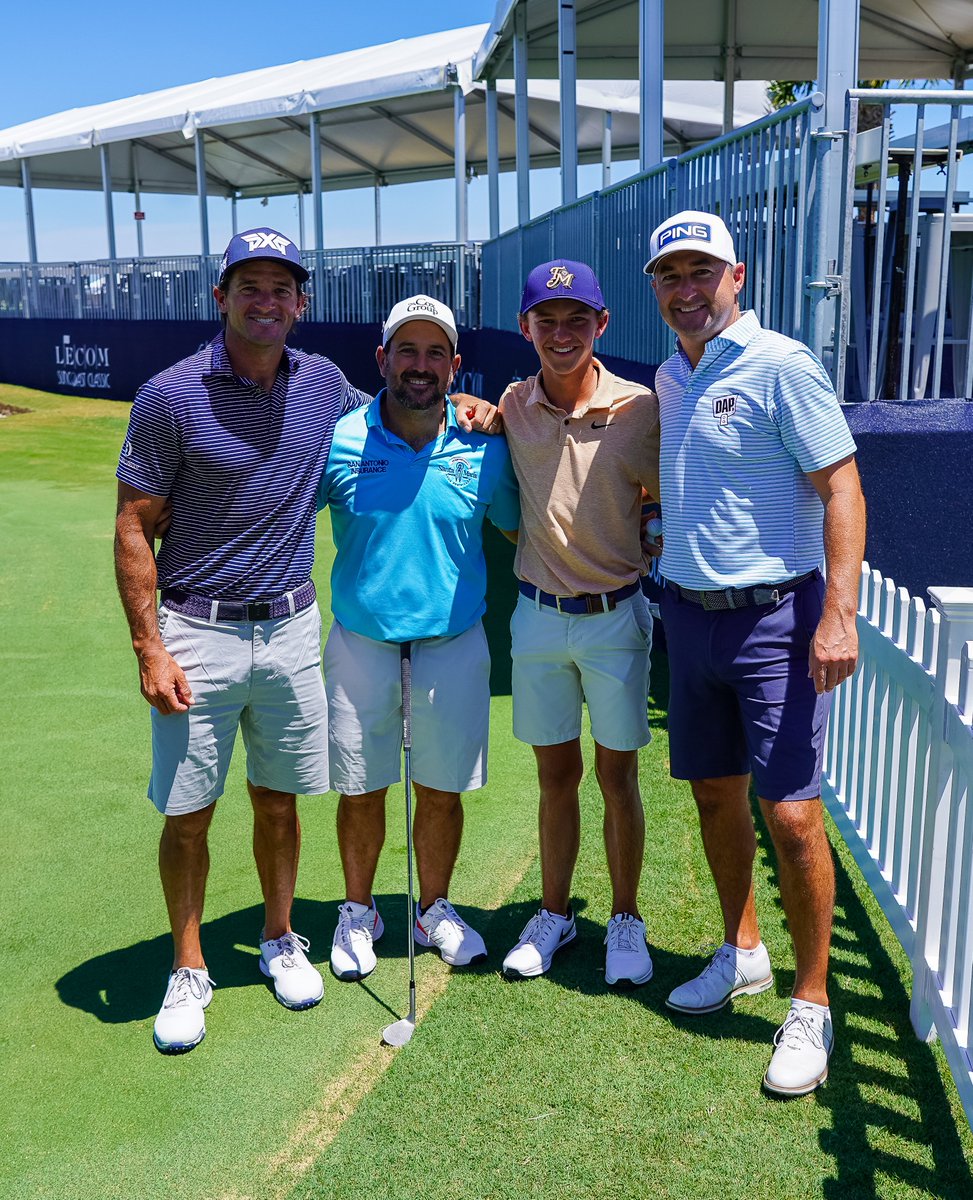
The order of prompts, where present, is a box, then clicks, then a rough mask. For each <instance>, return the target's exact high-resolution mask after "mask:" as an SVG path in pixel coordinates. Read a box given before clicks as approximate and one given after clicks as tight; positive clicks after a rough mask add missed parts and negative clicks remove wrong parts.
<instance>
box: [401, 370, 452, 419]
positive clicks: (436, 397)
mask: <svg viewBox="0 0 973 1200" xmlns="http://www.w3.org/2000/svg"><path fill="white" fill-rule="evenodd" d="M409 382H412V383H430V384H432V385H433V390H432V391H430V392H429V393H428V394H427V395H428V398H424V397H421V396H417V395H416V394H415V393H414V392H413V391H412V390H411V389H410V387H409V385H408V383H407V382H406V381H405V380H404V379H403V378H402V377H401V376H399V378H398V379H397V380H396V381H395V382H394V383H389V384H388V390H389V393H390V395H391V396H392V398H393V399H394V400H395V402H396V403H397V404H400V405H401V406H402V407H403V408H408V409H410V410H411V411H412V412H428V411H429V409H431V408H436V407H437V406H438V405H441V404H442V403H443V400H444V399H445V396H444V395H443V394H441V393H440V391H439V388H438V387H436V380H435V378H434V377H433V376H432V375H420V376H416V377H414V378H413V379H412V380H410V381H409Z"/></svg>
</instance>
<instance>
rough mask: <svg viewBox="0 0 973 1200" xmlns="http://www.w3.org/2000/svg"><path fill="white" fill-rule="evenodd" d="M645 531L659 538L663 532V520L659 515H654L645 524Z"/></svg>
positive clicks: (650, 535)
mask: <svg viewBox="0 0 973 1200" xmlns="http://www.w3.org/2000/svg"><path fill="white" fill-rule="evenodd" d="M645 532H646V533H647V534H648V536H649V537H652V538H657V537H658V536H659V535H660V534H661V533H662V521H661V520H660V519H659V518H658V517H653V518H652V520H651V521H649V522H648V524H647V525H646V526H645Z"/></svg>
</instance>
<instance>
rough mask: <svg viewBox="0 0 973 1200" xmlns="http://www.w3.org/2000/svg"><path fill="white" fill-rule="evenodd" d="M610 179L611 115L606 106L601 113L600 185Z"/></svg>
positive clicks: (605, 185)
mask: <svg viewBox="0 0 973 1200" xmlns="http://www.w3.org/2000/svg"><path fill="white" fill-rule="evenodd" d="M611 181H612V115H611V113H610V112H609V111H608V109H607V108H606V109H605V111H604V112H603V113H602V114H601V186H602V188H606V187H608V186H609V185H610V184H611Z"/></svg>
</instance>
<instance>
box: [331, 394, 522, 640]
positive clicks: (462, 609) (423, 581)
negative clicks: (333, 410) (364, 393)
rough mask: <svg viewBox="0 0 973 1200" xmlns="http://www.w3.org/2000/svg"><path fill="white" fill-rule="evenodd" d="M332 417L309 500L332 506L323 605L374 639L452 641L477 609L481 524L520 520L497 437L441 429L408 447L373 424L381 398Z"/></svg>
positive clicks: (449, 424)
mask: <svg viewBox="0 0 973 1200" xmlns="http://www.w3.org/2000/svg"><path fill="white" fill-rule="evenodd" d="M383 395H384V390H383V391H382V392H380V393H379V394H378V396H377V397H376V398H375V400H374V401H373V402H372V404H371V405H370V406H369V407H368V408H366V409H364V410H362V411H361V412H355V413H352V414H351V415H350V416H347V417H344V418H342V420H340V421H339V422H338V428H337V429H336V430H335V435H334V444H333V445H332V447H331V454H330V456H329V458H328V465H327V467H326V469H325V472H324V476H323V478H322V480H321V490H320V493H319V497H318V505H319V507H321V508H323V507H324V505H325V504H328V505H329V506H330V508H331V527H332V530H333V532H334V543H335V550H336V553H335V560H334V568H333V570H332V573H331V607H332V609H333V610H334V615H335V616H336V617H337V618H338V620H339V621H340V622H341V624H342V625H343V626H344V627H345V628H346V629H350V630H351V631H352V633H357V634H360V635H361V636H362V637H367V638H371V639H372V640H373V641H377V642H407V641H412V640H413V639H416V638H430V637H452V636H454V635H456V634H459V633H463V632H464V631H465V630H467V629H469V628H470V627H471V626H472V625H474V624H475V623H476V622H477V621H478V620H479V619H480V617H482V616H483V613H484V611H485V610H486V581H487V579H486V559H485V558H484V554H483V521H484V518H486V517H489V519H490V520H491V521H492V522H493V524H494V525H496V526H498V527H499V528H500V529H507V530H514V529H516V528H517V527H518V525H519V523H520V501H519V493H518V491H517V481H516V478H515V476H514V472H513V467H512V466H511V463H510V451H509V450H508V449H507V440H506V438H503V437H489V436H487V435H485V434H482V433H465V432H464V431H463V430H462V429H460V428H459V426H458V425H457V424H456V414H455V412H454V409H453V406H452V404H447V405H446V428H445V430H444V431H443V432H442V433H441V434H440V435H439V436H438V437H437V438H436V439H435V440H434V441H432V442H429V443H428V444H427V445H426V446H423V447H422V449H421V450H418V451H416V450H413V449H412V447H411V446H409V445H407V443H405V442H404V441H402V439H401V438H398V437H396V435H395V434H394V433H392V432H391V431H390V430H388V429H387V428H386V427H385V425H384V424H383V422H382V396H383Z"/></svg>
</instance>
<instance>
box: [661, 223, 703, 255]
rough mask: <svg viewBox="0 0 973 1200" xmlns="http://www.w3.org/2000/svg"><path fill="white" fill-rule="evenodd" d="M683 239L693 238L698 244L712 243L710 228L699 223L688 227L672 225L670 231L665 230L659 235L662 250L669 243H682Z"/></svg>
mask: <svg viewBox="0 0 973 1200" xmlns="http://www.w3.org/2000/svg"><path fill="white" fill-rule="evenodd" d="M683 238H692V239H693V240H694V241H698V242H708V241H711V240H712V237H711V230H710V227H709V225H702V224H699V223H697V222H693V223H691V224H687V225H670V226H669V228H668V229H663V231H662V232H661V233H660V234H659V249H660V250H661V249H662V248H663V246H665V245H667V244H668V243H669V242H680V241H682V239H683Z"/></svg>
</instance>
